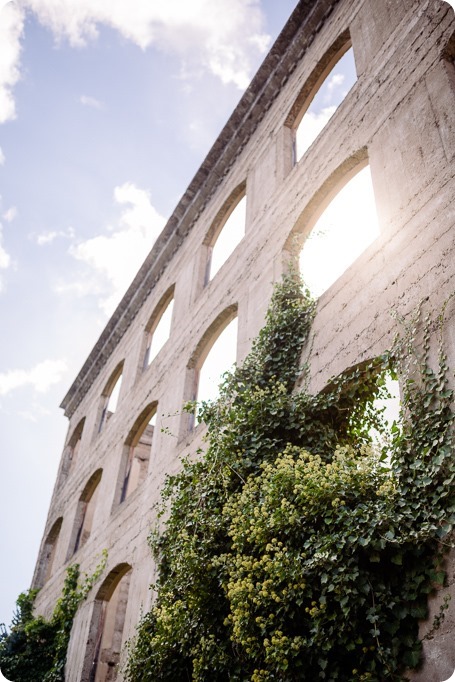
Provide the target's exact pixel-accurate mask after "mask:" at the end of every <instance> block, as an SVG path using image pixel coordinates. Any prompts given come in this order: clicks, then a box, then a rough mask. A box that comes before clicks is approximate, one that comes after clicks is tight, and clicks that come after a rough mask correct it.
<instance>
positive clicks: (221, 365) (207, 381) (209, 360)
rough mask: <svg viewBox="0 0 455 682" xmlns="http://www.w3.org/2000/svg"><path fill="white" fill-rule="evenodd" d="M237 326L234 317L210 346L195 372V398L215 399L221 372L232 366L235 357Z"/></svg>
mask: <svg viewBox="0 0 455 682" xmlns="http://www.w3.org/2000/svg"><path fill="white" fill-rule="evenodd" d="M237 328H238V320H237V317H235V318H234V319H233V320H232V321H231V322H229V324H228V325H227V326H226V327H225V328H224V329H223V331H222V332H221V334H219V336H218V337H217V338H216V340H215V342H214V344H213V345H212V347H211V348H210V350H209V352H208V354H207V356H206V357H205V360H204V361H203V364H202V365H201V367H200V369H199V371H197V372H196V381H197V388H196V392H195V393H196V400H197V401H198V402H200V401H207V400H216V398H217V397H218V395H219V388H218V387H219V384H220V382H221V380H222V374H224V372H227V371H228V370H229V369H231V368H232V365H233V364H234V363H235V361H236V358H237Z"/></svg>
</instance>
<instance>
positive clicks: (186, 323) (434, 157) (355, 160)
mask: <svg viewBox="0 0 455 682" xmlns="http://www.w3.org/2000/svg"><path fill="white" fill-rule="evenodd" d="M348 34H350V38H351V40H352V45H353V49H354V55H355V61H356V66H357V73H358V80H357V82H356V84H355V85H354V87H353V88H352V90H351V91H350V92H349V93H348V95H347V97H346V99H345V100H344V101H343V103H342V104H341V105H340V107H339V108H338V110H337V111H336V113H335V114H334V116H333V117H332V119H331V120H330V121H329V123H328V124H327V126H326V127H325V129H324V130H323V131H322V132H321V134H320V135H319V137H318V138H317V140H316V141H315V142H314V143H313V145H312V146H311V147H310V149H309V150H308V151H307V152H306V153H305V154H304V156H303V157H302V159H301V160H300V162H299V163H298V164H297V165H293V162H292V136H293V132H292V129H291V127H290V126H292V116H293V111H294V110H295V108H296V106H295V102H296V101H298V98H299V93H301V92H304V91H305V86H306V84H307V83H308V80H309V79H310V77H311V76H312V74H314V72H315V71H314V70H315V68H317V66H318V64H320V63H321V61H322V60H324V58H325V55H326V54H327V53H328V52H329V51H330V49H331V48H332V46H333V45H335V44H336V43H337V40H339V37H340V36H344V35H348ZM453 35H455V19H454V13H453V10H452V9H451V8H450V6H449V5H448V4H447V3H445V2H441V0H429V1H420V0H399V1H398V0H381V2H378V1H377V0H339V1H336V0H317V1H316V2H305V1H303V2H301V3H300V5H299V6H298V8H297V10H296V12H295V13H294V15H293V17H292V18H291V20H290V23H289V25H288V27H287V28H286V29H285V31H284V33H283V34H282V36H281V37H280V38H279V40H278V42H277V44H276V45H275V46H274V48H272V51H271V54H270V56H269V57H268V59H267V60H266V62H265V64H264V66H263V67H262V68H261V70H260V72H259V74H258V76H257V77H256V78H255V80H254V81H253V83H252V85H251V86H250V88H249V90H248V91H247V92H246V94H245V96H244V98H243V100H242V102H241V103H240V105H239V107H237V109H236V111H235V112H234V114H233V118H232V120H231V121H230V122H229V123H228V125H227V126H226V129H225V130H224V131H223V133H222V134H221V136H220V138H219V140H218V141H217V142H216V144H215V147H214V150H213V151H212V152H211V153H210V154H209V156H208V157H207V159H206V161H205V162H204V164H203V166H202V167H201V170H200V171H199V173H198V174H197V175H196V178H195V180H194V181H193V183H192V184H191V185H190V188H189V190H188V192H187V194H186V195H185V197H184V198H183V199H182V201H181V202H180V204H179V206H178V207H177V209H176V212H175V214H174V215H173V216H172V218H171V220H170V221H169V224H168V226H167V227H166V228H165V231H164V234H163V236H162V237H161V238H160V240H159V242H158V244H157V246H156V247H155V248H154V250H153V251H152V254H151V255H150V257H149V258H148V260H147V261H146V263H145V265H144V266H143V268H142V269H141V271H140V273H139V274H138V277H137V278H136V280H135V282H134V283H133V285H132V287H131V288H130V290H129V292H128V293H127V295H126V297H125V299H124V301H123V302H122V303H121V304H120V306H119V308H118V310H117V311H116V313H115V314H114V316H113V319H112V320H111V321H110V323H109V325H108V327H107V329H106V331H105V332H104V333H103V335H102V337H101V339H100V341H99V342H98V344H97V346H96V347H95V349H94V351H93V352H92V354H91V356H90V357H89V359H88V360H87V363H86V365H85V366H84V368H83V370H82V371H81V374H80V375H79V376H78V377H77V378H76V381H75V383H74V385H73V387H72V388H71V389H70V391H69V393H68V395H67V397H66V398H65V401H64V403H63V405H64V407H65V410H66V413H67V415H68V416H69V418H70V424H69V430H68V443H69V442H70V441H71V438H72V434H73V432H74V430H75V429H76V427H77V425H78V424H79V423H80V421H81V419H83V418H85V422H84V427H83V432H82V438H81V442H80V445H79V448H78V452H77V457H76V458H75V462H74V464H73V465H72V466H71V468H70V470H69V472H68V473H67V474H66V473H65V471H66V469H68V462H67V458H68V448H66V449H65V450H64V454H63V457H62V465H61V471H60V474H59V479H58V480H57V483H56V487H55V490H54V495H53V498H52V502H51V506H50V511H49V518H48V522H47V526H46V532H45V534H44V539H43V545H42V550H41V554H40V557H39V560H38V565H37V571H36V574H35V583H36V584H38V583H40V582H42V580H43V578H42V576H43V575H44V573H43V566H42V564H43V562H45V557H46V556H47V554H46V539H48V536H49V533H50V531H51V529H52V528H53V526H54V524H55V522H56V520H57V519H59V518H60V517H61V518H62V525H61V529H60V532H59V535H58V539H57V542H56V547H55V556H54V560H53V564H52V571H51V576H50V578H49V579H48V580H47V581H46V583H45V585H44V586H43V588H42V590H41V592H40V595H39V599H38V609H39V611H40V612H42V613H49V612H50V611H51V610H52V607H53V604H54V603H55V600H56V598H57V596H58V594H59V592H60V589H61V586H62V582H63V579H64V571H65V567H66V566H67V565H68V563H69V562H70V561H72V560H77V562H79V563H80V565H81V568H82V570H87V571H91V570H93V568H94V566H95V565H96V563H97V561H98V559H99V554H100V552H101V550H102V549H103V548H108V550H109V560H108V567H107V571H106V574H105V575H107V574H108V573H109V572H110V571H111V570H112V569H115V567H116V566H118V565H120V564H124V563H128V564H129V565H130V566H131V567H132V570H131V576H130V585H129V592H128V603H127V608H126V616H125V626H124V631H123V638H124V640H126V639H127V638H129V637H130V636H131V635H132V634H133V633H134V627H135V625H136V623H137V621H138V618H139V615H140V611H141V609H147V608H148V606H149V603H150V598H151V596H150V592H149V589H148V586H149V584H150V582H151V581H152V580H153V576H154V570H155V569H154V567H153V565H152V561H151V558H150V554H149V549H148V546H147V535H148V533H149V530H150V527H151V525H152V524H153V522H154V518H155V516H154V514H155V512H154V505H155V503H156V501H157V499H158V496H159V491H160V488H161V486H162V484H163V481H164V477H165V475H166V474H168V473H172V472H174V471H176V470H177V468H178V462H179V457H180V456H181V455H182V454H183V453H187V452H190V453H195V452H196V450H197V448H198V447H199V446H200V445H201V442H202V441H201V438H202V434H203V427H202V426H198V427H196V429H193V430H189V426H188V416H187V415H182V414H181V407H182V403H183V402H184V401H185V400H188V399H190V398H191V397H192V390H193V384H194V368H193V367H192V366H191V365H192V359H193V357H194V353H195V351H196V349H197V348H198V345H199V344H200V340H201V339H202V338H203V337H204V335H205V334H206V333H207V330H211V331H210V333H209V335H208V336H210V334H211V335H212V336H213V335H214V334H216V330H217V328H219V325H220V324H222V322H223V316H225V315H226V314H227V313H226V311H230V310H232V309H233V307H234V308H236V309H237V314H238V324H239V333H238V347H237V352H238V360H241V359H242V358H243V357H244V356H245V354H246V353H247V352H248V349H249V347H250V344H251V339H252V338H253V337H254V336H255V335H256V334H257V332H258V331H259V329H260V328H261V326H262V324H263V319H264V313H265V310H266V308H267V304H268V301H269V299H270V295H271V291H272V285H273V282H275V281H277V280H278V279H279V278H280V275H281V273H282V271H283V269H284V268H285V267H286V262H287V260H288V259H289V258H290V257H291V255H290V253H291V252H292V250H293V249H294V236H295V235H304V234H306V233H307V232H308V230H309V229H310V228H311V226H312V225H313V224H314V221H315V217H316V216H317V215H319V214H320V212H321V210H322V207H323V206H324V205H325V203H327V201H328V199H329V198H330V197H331V196H332V195H333V193H334V192H335V190H336V189H337V187H338V186H339V185H340V183H343V182H344V181H345V180H346V178H347V177H348V175H349V173H352V172H353V170H356V169H357V168H358V167H359V166H361V165H362V164H366V163H369V164H370V168H371V173H372V179H373V184H374V191H375V196H376V201H377V208H378V214H379V219H380V230H381V232H380V236H379V237H378V239H377V240H376V241H375V242H374V243H373V244H372V245H371V246H370V247H369V248H368V249H367V250H366V251H365V252H364V253H363V254H362V256H361V257H360V258H358V260H357V261H356V262H355V263H354V264H353V265H352V266H351V267H350V268H348V270H347V271H346V272H345V273H344V274H343V275H342V276H341V277H340V278H339V279H338V280H337V281H336V282H335V283H334V284H333V285H332V286H331V287H330V288H329V289H328V290H327V291H326V292H325V293H324V294H323V295H322V296H321V298H320V299H319V303H318V309H317V315H316V320H315V323H314V326H313V337H314V338H313V339H312V344H311V353H310V354H309V358H308V359H309V363H310V369H311V383H310V387H311V389H312V390H314V391H317V390H319V389H321V388H322V387H323V386H324V384H325V383H326V382H327V381H328V380H329V379H330V377H331V376H333V375H336V374H338V373H340V372H341V371H342V370H344V369H346V368H347V367H349V366H352V365H354V364H356V363H358V362H360V361H362V360H365V359H367V358H370V357H374V356H376V355H378V354H380V353H381V352H382V351H383V350H385V349H386V348H388V347H389V346H390V343H391V339H392V338H393V336H394V333H395V331H396V323H395V321H394V318H393V317H392V316H391V314H390V312H391V311H392V310H395V311H397V312H398V313H399V314H401V315H405V314H407V313H409V312H410V311H412V310H413V309H415V307H416V305H417V303H418V302H419V301H420V300H421V299H422V298H424V297H428V298H429V300H430V302H431V304H432V305H433V306H434V307H435V308H436V309H437V308H438V306H440V305H441V304H442V302H443V301H444V300H445V299H446V298H447V297H448V296H449V294H450V293H452V291H453V290H454V284H455V259H454V253H455V248H454V247H455V205H454V203H453V196H454V195H455V68H454V65H453V62H452V61H451V59H452V55H453V52H454V51H453ZM242 186H245V187H246V195H247V224H246V235H245V238H244V239H243V240H242V242H241V244H240V245H239V246H238V247H237V249H236V250H235V252H234V253H233V254H232V255H231V257H230V258H229V259H228V261H227V262H226V263H225V264H224V265H223V266H222V268H221V269H220V271H219V272H218V273H217V274H216V276H215V277H214V278H213V280H212V281H210V282H209V283H208V285H207V286H204V272H205V265H206V259H207V235H208V234H209V233H210V230H211V228H212V225H213V221H215V220H216V218H217V216H218V214H219V211H220V210H221V209H222V207H223V206H224V205H225V203H226V201H228V200H229V199H230V197H231V196H232V195H233V193H234V194H235V192H236V190H237V189H238V188H239V187H242ZM352 209H353V211H355V206H353V207H352ZM321 267H322V266H321ZM171 286H174V287H175V288H174V300H175V304H174V311H173V322H172V329H171V336H170V338H169V340H168V341H167V342H166V344H165V346H164V347H163V348H162V349H161V351H160V352H159V353H158V355H157V357H156V358H155V359H154V360H153V361H152V363H151V364H150V365H149V366H148V367H147V368H146V369H145V370H144V369H143V364H144V363H143V358H144V353H145V345H146V328H147V325H148V323H149V320H150V318H151V316H152V315H153V313H154V311H155V309H156V306H157V305H159V303H160V301H161V300H162V298H163V296H164V295H165V294H166V292H167V291H168V290H169V288H170V287H171ZM453 312H454V306H453V305H452V306H451V307H449V308H448V310H447V317H448V320H449V322H448V324H447V327H446V330H445V333H446V337H447V351H448V353H449V361H450V362H451V363H452V364H454V360H455V357H454V356H455V338H454V335H455V331H454V330H455V326H454V324H453V319H454V318H453ZM305 352H309V350H307V351H305ZM121 362H123V363H124V365H123V382H122V387H121V394H120V400H119V404H118V408H117V410H116V412H115V413H114V414H113V415H112V417H111V418H110V419H109V421H108V422H107V423H106V424H105V425H104V427H103V429H102V430H101V432H98V425H99V420H100V411H101V407H100V406H101V396H102V393H103V391H104V389H105V387H106V384H107V382H108V380H109V378H110V376H111V374H112V372H114V370H115V368H116V367H117V366H118V365H119V363H121ZM154 401H157V402H158V409H157V413H158V419H157V426H156V428H155V433H154V437H153V446H152V451H151V455H150V461H149V465H148V475H147V477H146V479H145V481H144V482H143V483H141V484H140V485H139V486H138V487H137V488H136V489H135V490H134V491H133V492H132V494H131V495H130V496H128V497H127V499H126V500H125V501H124V502H122V503H121V504H118V503H116V499H115V497H116V491H118V486H119V477H120V476H121V473H120V467H121V462H122V461H124V447H125V440H126V439H127V437H128V434H129V433H130V430H131V428H132V426H133V424H134V422H135V421H136V419H137V417H138V416H139V414H140V413H141V411H142V410H143V409H144V408H145V407H146V406H147V405H148V404H149V403H152V402H154ZM169 415H171V416H169ZM162 427H167V428H168V429H169V430H170V432H171V433H172V434H173V435H168V434H166V433H163V432H162V431H161V428H162ZM97 469H102V476H101V480H100V483H99V494H98V497H97V504H96V509H95V514H94V518H93V526H92V532H91V535H90V537H89V539H88V541H87V542H86V543H85V544H84V545H83V546H82V547H80V548H79V549H78V550H77V552H76V554H75V555H74V556H71V546H70V539H71V538H72V537H73V536H74V524H75V518H76V514H77V509H78V503H79V499H80V496H81V494H82V491H83V490H84V487H85V486H86V484H87V481H89V479H90V477H91V476H92V475H93V473H94V472H95V471H96V470H97ZM48 544H49V543H48ZM453 565H454V563H453V561H452V560H451V561H450V568H449V575H450V587H449V591H450V592H453V591H454V587H453V586H454V577H453V576H454V569H453ZM101 581H102V579H100V582H101ZM95 593H96V590H95ZM454 596H455V595H454ZM441 598H442V594H441ZM94 608H95V604H94V598H93V597H92V598H91V600H90V599H89V601H88V602H87V603H85V604H84V605H83V607H82V608H81V609H80V611H79V613H78V615H77V618H76V621H75V625H74V630H73V636H72V641H71V645H70V651H69V658H68V666H67V680H68V682H76V681H79V680H81V679H82V680H85V679H86V678H85V677H84V675H86V673H84V674H83V673H82V670H83V667H84V665H86V663H87V662H86V661H85V646H86V643H87V641H88V640H89V637H90V636H91V635H90V624H91V621H92V614H93V611H94ZM432 608H433V609H436V610H437V608H438V605H437V600H436V603H435V605H434V606H433V607H432ZM430 620H431V619H430ZM423 627H425V625H424V626H423ZM454 640H455V599H453V600H452V604H451V606H450V607H449V611H448V616H447V618H446V621H445V623H444V625H443V627H442V628H441V629H440V631H438V633H437V635H436V636H435V638H434V639H433V640H431V641H429V642H427V643H426V644H425V655H426V663H425V666H424V669H423V671H422V672H421V673H419V674H418V675H416V676H414V678H413V679H415V680H419V681H420V680H425V682H440V681H442V680H445V679H447V678H448V677H449V676H450V675H451V673H452V672H453V670H454V668H455V646H454ZM85 669H86V668H85Z"/></svg>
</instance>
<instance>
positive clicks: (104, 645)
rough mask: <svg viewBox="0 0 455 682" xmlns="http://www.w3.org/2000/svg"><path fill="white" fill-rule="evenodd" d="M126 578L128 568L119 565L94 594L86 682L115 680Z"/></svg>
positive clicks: (128, 580) (126, 590) (129, 576)
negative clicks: (95, 594) (90, 644)
mask: <svg viewBox="0 0 455 682" xmlns="http://www.w3.org/2000/svg"><path fill="white" fill-rule="evenodd" d="M125 571H127V572H126V573H125ZM119 575H120V580H119ZM130 578H131V568H130V567H129V566H128V565H127V564H123V566H120V567H118V568H117V569H114V571H112V572H111V574H110V576H108V578H107V579H106V581H105V583H103V586H102V587H101V589H100V591H99V593H98V595H97V599H96V601H95V606H94V611H93V616H92V624H91V628H90V629H91V635H92V636H91V637H90V640H89V641H91V642H93V645H92V648H91V650H89V651H88V652H87V653H88V659H89V664H90V671H89V675H88V680H89V682H111V681H112V682H113V681H114V680H116V679H117V674H118V666H119V662H120V653H121V649H122V640H123V630H124V625H125V615H126V608H127V604H128V591H129V584H130Z"/></svg>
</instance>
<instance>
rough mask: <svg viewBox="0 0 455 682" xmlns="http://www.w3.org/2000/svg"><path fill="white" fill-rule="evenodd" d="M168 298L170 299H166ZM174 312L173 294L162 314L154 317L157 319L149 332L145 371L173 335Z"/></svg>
mask: <svg viewBox="0 0 455 682" xmlns="http://www.w3.org/2000/svg"><path fill="white" fill-rule="evenodd" d="M166 298H168V297H166ZM173 311H174V297H173V296H172V294H171V298H170V300H168V301H167V302H166V303H165V304H164V307H162V312H161V313H160V314H158V315H157V316H155V315H154V316H152V320H153V318H155V320H154V323H153V322H152V325H151V328H150V330H149V331H148V332H147V343H146V350H145V356H144V369H145V368H147V367H148V366H149V365H150V363H151V362H152V361H153V360H154V359H155V357H156V356H157V355H158V353H159V352H160V350H161V349H162V347H163V346H164V344H165V343H166V341H167V340H168V338H169V337H170V335H171V325H172V314H173Z"/></svg>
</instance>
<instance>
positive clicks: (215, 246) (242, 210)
mask: <svg viewBox="0 0 455 682" xmlns="http://www.w3.org/2000/svg"><path fill="white" fill-rule="evenodd" d="M245 222H246V194H243V196H241V197H240V199H239V201H238V202H237V203H236V204H235V206H234V208H233V209H232V210H231V211H230V212H229V213H228V214H227V217H226V218H225V219H224V221H222V222H221V227H220V229H219V231H217V232H216V233H215V238H214V239H213V241H212V244H211V245H209V249H208V257H207V267H206V274H205V283H206V284H207V283H208V282H210V281H211V280H212V279H213V278H214V277H215V275H216V273H217V272H218V271H219V270H220V268H221V267H222V266H223V265H224V263H225V262H226V261H227V259H228V258H229V256H230V255H231V254H232V253H233V251H234V250H235V248H236V246H237V245H238V244H239V243H240V242H241V241H242V239H243V237H244V236H245Z"/></svg>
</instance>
